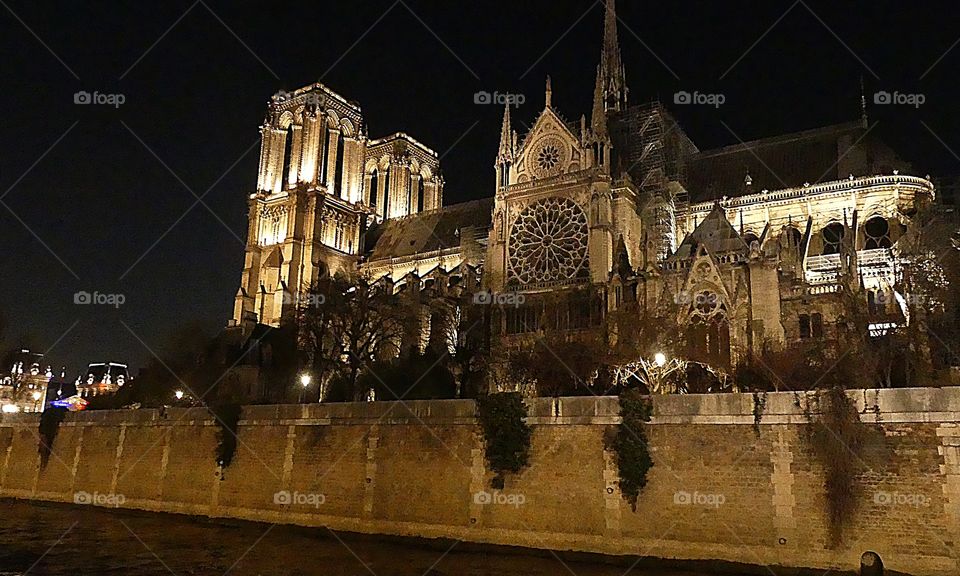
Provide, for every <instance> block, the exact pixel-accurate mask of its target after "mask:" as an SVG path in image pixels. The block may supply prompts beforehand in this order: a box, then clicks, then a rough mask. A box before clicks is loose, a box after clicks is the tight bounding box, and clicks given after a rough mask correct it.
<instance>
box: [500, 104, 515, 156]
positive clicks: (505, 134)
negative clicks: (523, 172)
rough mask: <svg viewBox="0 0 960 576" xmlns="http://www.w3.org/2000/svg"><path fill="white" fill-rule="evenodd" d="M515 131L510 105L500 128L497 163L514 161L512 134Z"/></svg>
mask: <svg viewBox="0 0 960 576" xmlns="http://www.w3.org/2000/svg"><path fill="white" fill-rule="evenodd" d="M512 132H513V130H512V129H511V127H510V104H509V103H508V104H507V105H506V106H504V109H503V126H502V127H501V128H500V151H499V153H498V154H497V162H499V163H503V162H510V161H512V160H513V143H512V142H511V134H512Z"/></svg>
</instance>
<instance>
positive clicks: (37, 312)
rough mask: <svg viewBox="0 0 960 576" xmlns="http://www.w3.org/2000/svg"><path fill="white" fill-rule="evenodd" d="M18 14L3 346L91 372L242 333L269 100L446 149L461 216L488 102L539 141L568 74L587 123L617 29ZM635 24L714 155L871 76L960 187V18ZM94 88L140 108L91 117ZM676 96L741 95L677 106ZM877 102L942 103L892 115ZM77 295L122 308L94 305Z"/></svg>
mask: <svg viewBox="0 0 960 576" xmlns="http://www.w3.org/2000/svg"><path fill="white" fill-rule="evenodd" d="M237 4H239V5H237ZM0 6H2V7H0V67H2V68H0V69H2V85H0V86H2V88H0V110H2V113H0V133H2V152H0V201H2V204H0V246H2V250H0V315H2V317H3V318H5V320H6V322H5V324H6V329H5V332H4V334H3V337H4V339H5V344H6V345H7V346H11V345H15V344H17V343H19V342H20V341H21V340H23V341H24V342H25V343H28V344H30V345H31V346H33V347H35V348H36V349H38V350H40V351H44V350H47V349H50V347H51V346H52V349H50V350H49V354H48V359H49V360H50V361H51V362H52V363H53V364H55V365H57V366H59V365H62V364H65V365H67V366H68V369H69V372H70V374H71V375H73V376H75V375H76V371H77V370H79V369H80V368H81V367H83V366H84V365H86V364H87V363H89V362H95V361H125V362H128V363H130V364H131V368H132V369H133V370H136V369H137V368H138V367H140V366H142V365H143V364H144V363H145V362H146V361H147V360H148V359H149V357H150V355H151V353H152V352H151V350H152V351H153V352H156V353H161V352H162V351H163V350H164V348H165V346H166V345H167V344H166V343H167V342H169V341H170V339H171V337H172V336H173V335H174V334H176V333H177V332H182V331H184V330H203V331H205V332H207V333H209V334H211V335H212V334H215V333H216V332H217V331H218V330H220V329H221V328H222V327H223V326H224V325H225V323H226V321H227V319H228V318H229V317H230V315H231V314H232V307H233V297H234V294H235V293H236V290H237V286H238V283H239V280H240V272H241V266H242V261H243V243H242V240H243V238H244V234H245V226H246V224H245V222H246V202H245V198H246V197H247V195H248V194H249V193H251V192H252V191H253V190H254V187H255V185H256V175H257V165H258V154H259V149H258V143H259V134H258V126H259V124H260V122H261V121H262V119H263V116H264V112H265V106H266V102H267V100H268V98H269V97H270V95H271V94H273V93H274V92H276V91H277V90H279V89H293V88H297V87H299V86H302V85H304V84H308V83H310V82H313V81H315V80H317V79H320V80H321V81H322V82H324V83H325V84H327V85H328V86H330V87H331V88H332V89H333V90H335V91H337V92H339V93H340V94H342V95H344V96H345V97H347V98H349V99H352V100H356V101H358V102H359V103H360V104H361V106H362V108H363V112H364V115H365V118H366V121H367V124H368V127H369V133H370V136H371V137H378V136H383V135H387V134H391V133H393V132H395V131H398V130H404V131H406V132H408V133H410V134H411V135H412V136H413V137H414V138H416V139H418V140H420V141H421V142H423V143H425V144H426V145H427V146H430V147H431V148H433V149H434V150H436V151H437V152H438V153H440V154H441V156H442V166H443V170H444V176H445V178H446V182H447V185H446V190H445V202H446V203H447V204H450V203H454V202H460V201H464V200H470V199H474V198H479V197H483V196H489V195H491V194H492V187H493V158H494V156H495V153H496V147H497V142H498V137H499V129H500V121H501V115H502V109H501V108H499V107H497V106H490V105H477V104H474V94H475V93H476V92H477V91H481V90H483V91H488V92H494V91H499V92H511V93H517V94H523V95H524V96H525V98H526V103H525V104H524V105H523V106H521V107H520V109H519V110H518V111H516V112H515V113H514V119H515V127H516V128H517V129H518V131H520V132H521V134H523V133H524V132H525V131H526V130H525V128H524V124H522V123H526V124H527V125H529V124H530V123H531V122H532V120H533V119H534V118H535V117H536V115H537V114H538V113H539V111H540V110H541V108H542V106H543V85H544V77H545V76H546V75H547V74H550V75H551V76H552V78H553V90H554V94H553V103H554V106H555V107H556V108H558V109H559V111H560V112H561V114H562V115H564V116H565V117H566V118H567V119H569V120H575V119H578V118H579V116H580V114H581V113H586V114H587V115H588V116H589V113H590V102H591V97H592V91H593V83H594V74H595V67H596V65H597V62H598V56H599V51H600V43H601V36H602V19H603V16H602V15H603V12H602V7H601V5H600V4H598V3H595V2H594V3H591V2H589V1H582V2H579V1H578V2H558V1H556V0H537V1H529V0H524V1H522V2H516V1H513V2H487V1H474V2H449V1H447V2H439V1H436V2H419V1H415V0H409V1H407V0H404V1H400V2H395V3H394V2H356V1H351V2H338V3H333V2H303V1H300V2H291V3H282V2H273V1H271V2H242V3H236V4H235V3H233V2H229V3H228V2H213V1H210V2H197V3H191V2H189V1H187V2H180V1H178V0H172V1H170V2H161V3H155V4H154V3H147V2H116V3H113V2H97V1H92V2H82V3H81V2H69V3H67V2H58V3H52V2H48V3H41V2H23V1H10V0H2V1H0ZM617 9H618V16H619V17H620V19H621V22H620V29H619V34H620V45H621V50H622V53H623V59H624V62H625V65H626V70H627V82H628V85H629V86H630V89H631V94H630V101H631V102H633V103H638V102H642V101H646V100H649V99H652V98H657V97H659V98H660V99H661V100H662V101H664V102H665V103H666V104H667V105H668V107H669V108H670V109H671V110H672V111H673V112H674V114H675V115H676V116H677V118H678V119H679V120H680V122H681V125H682V126H683V128H684V130H685V131H686V132H687V133H688V135H690V137H691V138H692V139H693V140H694V142H695V143H696V144H697V145H698V146H699V147H700V149H706V148H711V147H715V146H721V145H725V144H732V143H736V142H737V141H738V138H740V139H744V140H749V139H752V138H758V137H763V136H770V135H775V134H778V133H783V132H789V131H795V130H802V129H807V128H814V127H817V126H822V125H827V124H831V123H836V122H842V121H848V120H854V119H857V118H858V117H859V114H860V105H859V99H860V78H861V76H862V77H863V79H864V82H865V85H866V93H867V97H868V101H869V102H868V104H869V115H870V120H871V122H874V121H876V122H878V126H877V128H876V130H877V131H878V133H881V134H882V135H884V136H885V137H886V140H887V141H888V142H889V143H890V144H891V145H893V146H894V147H895V148H896V149H897V150H898V152H899V153H900V154H901V156H902V157H904V158H905V159H906V160H908V161H911V162H913V163H914V165H915V166H916V170H915V172H916V173H918V174H919V175H921V176H922V175H925V174H927V173H930V174H932V175H933V176H949V175H955V174H960V159H958V158H957V157H956V155H954V154H953V153H952V152H951V151H950V150H949V149H948V147H949V148H952V149H953V150H957V151H960V130H958V128H960V119H958V116H957V115H956V114H953V115H952V114H951V112H952V111H954V110H955V109H956V101H957V98H956V96H957V91H958V90H957V89H958V83H960V81H958V80H957V77H958V74H957V71H958V67H960V46H957V45H956V43H957V42H958V40H960V27H957V26H956V22H957V11H956V2H943V3H935V2H923V1H916V2H898V3H894V2H884V1H871V2H846V1H845V2H837V1H836V0H832V1H825V2H814V1H810V2H807V3H804V2H796V3H792V2H756V1H751V2H678V1H660V2H639V1H627V0H620V1H619V2H618V6H617ZM81 90H83V91H87V92H90V93H93V92H94V91H97V92H99V93H101V94H122V95H123V96H124V98H125V102H124V103H123V104H122V105H121V106H119V107H116V108H115V107H112V106H109V105H93V104H91V105H77V104H74V94H75V93H76V92H78V91H81ZM678 90H686V91H689V92H693V91H695V90H696V91H699V92H701V93H720V94H723V95H724V96H725V98H726V102H725V103H724V105H723V106H721V107H720V108H718V109H715V108H708V107H705V106H677V105H674V104H673V94H674V92H676V91H678ZM877 90H886V91H888V92H891V93H892V92H894V91H897V92H899V93H901V94H922V95H923V96H924V97H925V102H924V103H923V105H921V106H919V108H915V107H911V106H908V105H885V106H878V105H874V104H873V93H874V92H876V91H877ZM724 124H726V126H727V127H729V129H728V128H727V127H725V126H724ZM924 124H926V127H925V126H924ZM930 130H932V131H933V132H934V133H935V134H936V136H934V135H933V134H932V133H931V131H930ZM731 132H733V133H731ZM937 138H939V139H942V141H943V142H942V143H941V142H939V141H938V139H937ZM51 147H52V148H51ZM194 194H196V195H197V196H202V197H203V203H197V199H196V197H195V196H194ZM80 290H85V291H87V292H94V291H97V292H100V293H102V294H112V293H117V294H122V295H123V296H124V298H125V302H124V304H123V305H122V306H120V307H119V308H113V307H109V306H104V305H75V304H74V294H75V293H76V292H77V291H80Z"/></svg>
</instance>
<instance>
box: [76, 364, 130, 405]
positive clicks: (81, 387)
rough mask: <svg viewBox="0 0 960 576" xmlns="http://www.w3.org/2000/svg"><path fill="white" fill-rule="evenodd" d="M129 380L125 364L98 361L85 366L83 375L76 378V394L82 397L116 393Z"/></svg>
mask: <svg viewBox="0 0 960 576" xmlns="http://www.w3.org/2000/svg"><path fill="white" fill-rule="evenodd" d="M129 381H130V372H129V371H128V370H127V365H126V364H118V363H116V362H99V363H94V364H90V365H89V366H87V373H86V375H85V376H80V377H78V378H77V383H76V387H77V394H79V395H80V396H81V397H82V398H88V397H93V396H100V395H103V394H116V393H117V391H118V390H120V388H122V387H123V386H124V385H125V384H127V383H128V382H129Z"/></svg>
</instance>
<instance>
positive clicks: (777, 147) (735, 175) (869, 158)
mask: <svg viewBox="0 0 960 576" xmlns="http://www.w3.org/2000/svg"><path fill="white" fill-rule="evenodd" d="M851 147H852V148H851ZM894 169H909V164H906V163H904V162H902V161H901V160H899V158H897V157H896V154H894V153H893V151H892V150H891V149H890V148H889V147H887V146H886V145H884V144H883V143H882V142H881V141H880V139H879V138H878V136H877V135H876V134H875V133H873V131H872V130H870V129H868V128H864V126H863V124H862V123H861V122H848V123H845V124H836V125H833V126H826V127H823V128H816V129H813V130H805V131H803V132H794V133H791V134H784V135H781V136H774V137H771V138H763V139H760V140H753V141H751V142H745V143H741V144H735V145H732V146H725V147H723V148H717V149H714V150H705V151H702V152H698V153H696V154H691V155H690V156H688V157H687V159H686V166H685V170H684V178H683V184H684V187H685V188H686V189H687V191H688V192H689V193H690V201H692V202H704V201H708V200H715V199H717V198H720V197H723V196H730V197H733V196H741V195H743V194H751V193H757V192H760V191H762V190H764V189H767V190H778V189H782V188H792V187H799V186H803V185H804V184H807V183H809V184H817V183H820V182H828V181H831V180H841V179H843V178H846V177H847V176H849V175H850V174H853V175H855V176H866V175H873V174H881V173H885V174H889V173H890V172H892V171H893V170H894ZM748 173H749V175H750V178H751V179H752V184H751V185H750V186H749V187H747V186H746V185H745V178H746V176H747V174H748Z"/></svg>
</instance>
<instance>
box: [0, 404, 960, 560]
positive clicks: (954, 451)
mask: <svg viewBox="0 0 960 576" xmlns="http://www.w3.org/2000/svg"><path fill="white" fill-rule="evenodd" d="M851 394H852V395H854V396H855V397H856V399H857V402H858V406H859V408H860V409H861V411H862V412H863V415H862V419H863V420H864V421H865V422H866V423H868V424H870V425H876V426H879V427H880V429H881V431H882V433H880V434H877V435H876V436H877V437H879V440H878V444H879V445H878V446H872V447H871V448H870V449H869V450H868V451H867V453H865V455H864V456H863V457H862V461H861V462H859V470H860V471H859V475H858V478H857V486H858V491H859V494H858V495H857V500H858V507H857V510H856V512H855V514H854V515H853V517H851V518H850V519H849V522H848V525H847V528H846V530H845V533H844V534H845V537H844V544H843V545H841V546H839V547H836V548H831V547H830V545H829V544H828V541H829V538H828V521H827V503H826V499H825V490H824V470H823V467H822V466H821V464H820V463H819V460H818V459H817V457H816V455H815V453H814V451H813V450H812V449H811V445H810V440H809V437H808V434H807V433H808V431H809V429H810V424H809V423H808V418H807V416H805V415H804V411H803V409H802V408H801V407H800V405H802V404H803V402H798V398H797V397H796V396H795V395H794V394H792V393H771V394H769V395H768V396H767V399H766V404H765V408H764V410H763V415H762V418H761V419H760V422H759V424H758V425H757V424H756V423H755V415H754V412H755V401H754V397H753V396H751V395H749V394H729V395H687V396H668V397H657V398H655V399H654V416H653V420H652V422H651V424H650V425H649V426H648V431H647V435H648V438H649V443H650V448H651V453H652V457H653V461H654V466H653V468H652V469H651V471H650V476H649V484H648V485H647V486H646V488H645V489H644V490H643V491H642V493H641V495H640V499H639V502H638V506H637V509H636V511H634V510H632V509H631V507H630V505H629V504H628V503H627V502H625V501H624V500H623V499H622V498H621V496H620V493H619V490H618V488H617V468H616V460H615V456H614V455H613V454H612V453H611V452H609V451H607V450H606V449H605V441H604V439H605V436H606V435H607V434H608V433H609V432H610V431H611V430H612V429H613V428H614V427H615V426H616V424H617V423H618V421H619V418H618V410H619V407H618V403H617V399H616V398H611V397H604V398H563V399H559V400H551V399H539V400H534V401H531V403H530V418H529V423H530V424H532V425H533V429H534V433H533V446H532V455H531V461H530V466H529V467H528V468H527V469H526V470H524V471H523V472H522V473H520V474H516V475H513V476H509V477H508V478H507V481H506V486H505V487H504V488H503V490H500V491H494V490H492V489H491V488H490V480H491V477H492V475H491V473H490V472H489V471H488V470H487V469H486V465H485V461H484V454H483V443H482V439H481V437H480V434H479V432H478V426H477V424H476V421H475V419H474V409H475V408H474V403H473V402H472V401H469V400H449V401H427V402H408V403H405V404H401V403H386V402H384V403H379V402H378V403H360V404H331V405H285V406H252V407H247V408H245V409H244V412H243V417H242V420H241V421H240V427H239V439H240V442H239V446H238V448H237V453H236V458H235V459H234V461H233V463H232V464H231V465H230V466H229V467H227V468H226V469H225V470H222V471H221V470H219V469H218V467H217V464H216V462H215V452H216V447H217V433H218V431H219V427H218V426H217V425H216V424H215V423H214V421H213V419H212V417H211V416H210V414H209V413H208V412H207V411H205V410H203V409H169V410H166V411H165V412H163V413H161V412H159V411H156V410H139V411H114V412H89V413H77V414H71V415H69V416H68V417H67V419H66V420H65V421H64V422H63V424H62V425H61V426H60V428H59V434H58V436H57V438H56V442H55V445H54V450H53V454H52V455H51V456H50V458H49V460H48V463H47V464H46V466H44V467H41V464H40V457H39V453H38V418H37V416H35V415H25V414H12V415H11V414H6V415H3V417H2V419H0V496H4V497H14V498H21V499H33V500H47V501H61V502H70V503H81V504H83V503H92V504H93V505H102V506H121V507H126V508H136V509H143V510H155V511H163V512H176V513H184V514H195V515H204V516H211V517H229V518H241V519H249V520H258V521H265V522H278V523H290V524H300V525H304V526H326V527H330V528H333V529H336V530H346V531H353V532H361V533H378V534H391V535H403V536H416V537H425V538H433V537H445V538H453V539H461V540H464V541H471V542H481V543H493V544H506V545H514V546H526V547H532V548H542V549H553V550H576V551H589V552H599V553H605V554H615V555H635V556H650V557H660V558H669V559H690V560H702V559H719V560H727V561H732V562H742V563H749V564H757V565H783V566H800V567H813V568H822V569H827V568H834V569H843V570H855V569H856V568H857V567H858V566H859V558H860V555H861V553H862V552H864V551H866V550H873V551H876V552H878V553H879V554H880V556H881V557H882V558H883V561H884V563H885V564H886V566H887V568H889V569H892V570H898V571H902V572H907V573H911V574H916V575H918V576H927V575H929V576H941V575H942V576H947V575H951V576H956V575H957V574H960V563H958V556H960V389H950V388H944V389H908V390H883V391H876V390H867V391H857V392H851ZM851 457H853V456H851Z"/></svg>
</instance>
